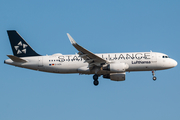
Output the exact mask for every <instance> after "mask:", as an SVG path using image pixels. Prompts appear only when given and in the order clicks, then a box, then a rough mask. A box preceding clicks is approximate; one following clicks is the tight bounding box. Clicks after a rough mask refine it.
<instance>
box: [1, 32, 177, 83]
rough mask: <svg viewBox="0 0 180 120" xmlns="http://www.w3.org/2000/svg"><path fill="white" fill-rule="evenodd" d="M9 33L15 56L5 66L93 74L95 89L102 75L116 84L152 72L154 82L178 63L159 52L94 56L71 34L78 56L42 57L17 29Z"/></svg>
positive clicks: (56, 55)
mask: <svg viewBox="0 0 180 120" xmlns="http://www.w3.org/2000/svg"><path fill="white" fill-rule="evenodd" d="M7 33H8V36H9V40H10V43H11V48H12V51H13V55H7V56H8V57H9V58H10V59H7V60H5V61H4V63H6V64H9V65H13V66H17V67H21V68H27V69H32V70H38V71H43V72H50V73H61V74H70V73H79V74H87V75H89V74H93V83H94V85H95V86H97V85H98V84H99V81H98V78H99V77H100V76H102V77H103V78H107V79H110V80H112V81H124V80H125V77H126V72H131V71H152V76H153V80H156V76H155V71H156V70H164V69H169V68H173V67H175V66H177V62H176V61H175V60H173V59H172V58H169V57H168V55H166V54H163V53H159V52H152V51H150V52H133V53H106V54H94V53H92V52H90V51H89V50H87V49H85V48H84V47H82V46H80V45H79V44H77V43H76V42H75V40H74V39H73V38H72V37H71V36H70V35H69V34H68V33H67V36H68V38H69V40H70V42H71V44H72V45H73V46H74V47H75V48H76V49H77V51H78V54H74V55H62V54H60V53H58V54H53V55H46V56H42V55H40V54H38V53H36V52H35V51H34V50H33V49H32V48H31V46H30V45H29V44H28V43H27V42H26V41H25V40H24V39H23V38H22V37H21V36H20V35H19V34H18V33H17V32H16V31H15V30H8V31H7Z"/></svg>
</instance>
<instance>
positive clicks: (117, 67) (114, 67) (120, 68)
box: [102, 63, 129, 73]
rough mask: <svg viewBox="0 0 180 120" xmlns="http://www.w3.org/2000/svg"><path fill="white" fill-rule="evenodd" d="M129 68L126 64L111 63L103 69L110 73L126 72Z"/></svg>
mask: <svg viewBox="0 0 180 120" xmlns="http://www.w3.org/2000/svg"><path fill="white" fill-rule="evenodd" d="M128 68H129V65H128V64H126V63H111V64H106V65H103V67H102V69H103V70H106V71H110V72H116V73H118V72H124V71H125V70H126V69H128Z"/></svg>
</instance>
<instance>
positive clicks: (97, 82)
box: [93, 74, 99, 86]
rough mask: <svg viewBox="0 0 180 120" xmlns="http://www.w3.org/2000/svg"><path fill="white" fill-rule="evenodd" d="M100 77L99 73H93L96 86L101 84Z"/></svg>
mask: <svg viewBox="0 0 180 120" xmlns="http://www.w3.org/2000/svg"><path fill="white" fill-rule="evenodd" d="M98 77H99V76H98V75H97V74H94V75H93V79H94V82H93V83H94V85H95V86H97V85H98V84H99V81H98Z"/></svg>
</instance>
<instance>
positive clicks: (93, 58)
mask: <svg viewBox="0 0 180 120" xmlns="http://www.w3.org/2000/svg"><path fill="white" fill-rule="evenodd" d="M67 36H68V38H69V40H70V42H71V44H72V45H73V46H74V47H75V48H76V49H77V50H78V51H79V52H78V54H79V56H80V57H81V58H83V59H84V60H85V62H88V63H89V67H93V66H101V65H103V64H105V63H108V61H106V60H104V59H103V58H100V57H99V56H97V55H95V54H94V53H92V52H90V51H88V50H86V49H85V48H83V47H82V46H80V45H78V44H77V43H76V41H75V40H74V39H73V38H72V37H71V36H70V35H69V33H67Z"/></svg>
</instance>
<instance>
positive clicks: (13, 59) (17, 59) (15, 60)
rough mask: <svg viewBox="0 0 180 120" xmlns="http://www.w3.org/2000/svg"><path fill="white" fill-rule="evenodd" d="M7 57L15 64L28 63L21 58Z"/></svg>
mask: <svg viewBox="0 0 180 120" xmlns="http://www.w3.org/2000/svg"><path fill="white" fill-rule="evenodd" d="M7 56H8V57H9V58H10V59H11V60H12V61H14V62H27V61H26V60H24V59H21V58H19V57H16V56H13V55H7Z"/></svg>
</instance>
